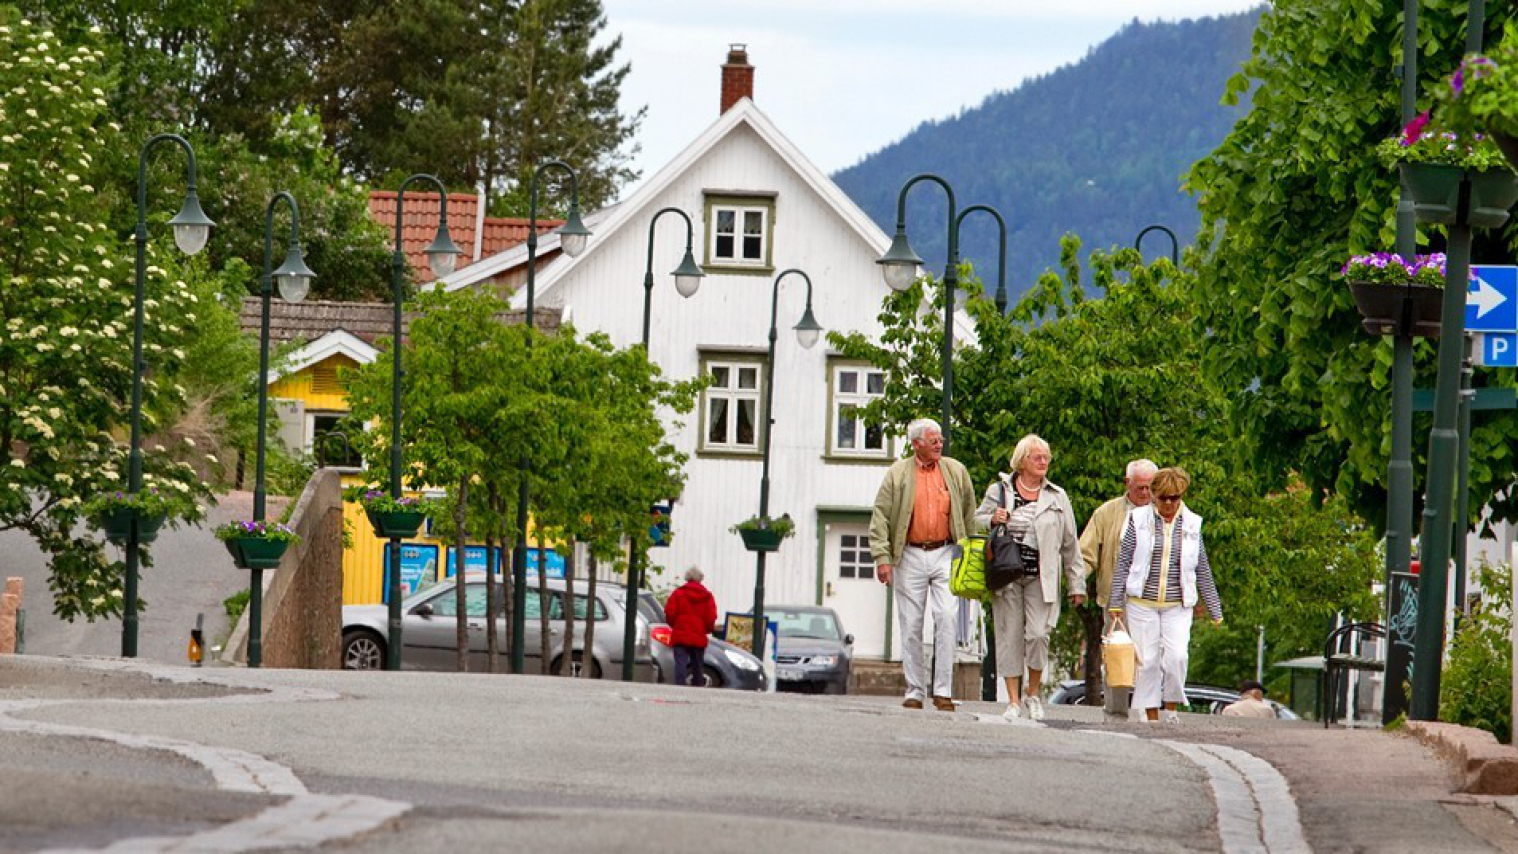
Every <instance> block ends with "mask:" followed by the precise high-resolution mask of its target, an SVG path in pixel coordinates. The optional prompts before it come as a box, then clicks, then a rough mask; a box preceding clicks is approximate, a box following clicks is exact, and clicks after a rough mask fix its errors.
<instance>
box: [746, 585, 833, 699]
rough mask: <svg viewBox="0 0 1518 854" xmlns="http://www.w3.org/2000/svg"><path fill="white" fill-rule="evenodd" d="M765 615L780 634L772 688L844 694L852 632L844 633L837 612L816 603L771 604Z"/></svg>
mask: <svg viewBox="0 0 1518 854" xmlns="http://www.w3.org/2000/svg"><path fill="white" fill-rule="evenodd" d="M766 616H767V617H769V618H770V619H772V620H774V621H775V627H776V631H777V633H778V635H779V637H778V639H777V642H776V652H775V689H776V690H777V691H799V692H804V693H808V694H847V693H848V691H849V670H850V669H851V667H852V666H853V660H854V636H853V635H850V634H844V631H843V626H842V625H841V624H840V623H839V622H838V614H837V613H836V612H834V611H833V609H832V608H823V607H820V606H817V605H772V606H770V608H769V609H768V613H767V614H766Z"/></svg>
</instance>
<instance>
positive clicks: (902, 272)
mask: <svg viewBox="0 0 1518 854" xmlns="http://www.w3.org/2000/svg"><path fill="white" fill-rule="evenodd" d="M919 181H932V182H933V183H935V184H937V185H938V186H940V187H942V188H943V191H944V194H945V195H947V196H948V199H949V216H948V232H949V240H948V248H949V257H948V263H947V264H946V265H945V267H944V273H943V285H944V306H943V418H942V422H941V426H942V427H943V450H944V453H945V454H947V453H948V452H949V435H950V430H951V429H952V428H951V427H950V418H951V416H952V415H953V413H954V288H955V286H956V285H958V284H959V227H960V225H961V224H962V223H963V221H964V217H963V216H956V213H955V211H956V209H955V206H954V188H953V187H950V186H949V182H948V181H945V180H944V179H942V178H940V177H938V176H937V175H933V174H927V173H924V174H922V175H915V176H913V177H912V178H909V179H907V182H906V183H905V184H902V185H901V194H900V195H899V196H898V197H897V199H896V235H895V236H894V237H892V238H891V245H890V247H889V248H888V249H886V253H885V254H884V255H882V256H880V257H879V258H878V259H876V261H875V263H877V264H879V265H880V268H881V273H882V274H883V275H884V277H885V283H886V285H887V286H888V287H890V288H891V290H893V291H904V290H906V289H907V288H910V287H911V286H912V282H913V281H915V280H916V278H917V268H918V267H921V266H922V258H920V257H918V255H917V253H916V252H913V251H912V246H911V243H910V242H908V240H907V191H908V190H910V189H912V185H913V184H916V183H917V182H919ZM971 210H979V211H986V212H988V213H990V214H992V215H993V216H995V217H996V221H997V223H998V224H999V225H1000V226H1001V229H1002V256H1003V260H1002V277H1001V278H1002V284H1000V285H999V286H998V289H997V304H998V305H999V306H1001V307H1002V308H1003V309H1004V308H1005V306H1006V287H1005V278H1006V277H1005V271H1006V260H1005V256H1006V223H1005V222H1003V221H1002V218H1001V214H999V213H997V212H996V211H995V210H994V209H992V208H990V207H988V206H986V205H974V206H972V207H971V208H967V209H966V210H965V213H969V212H970V211H971Z"/></svg>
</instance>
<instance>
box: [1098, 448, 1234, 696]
mask: <svg viewBox="0 0 1518 854" xmlns="http://www.w3.org/2000/svg"><path fill="white" fill-rule="evenodd" d="M1190 485H1191V477H1190V476H1189V475H1187V474H1186V472H1185V470H1184V469H1180V468H1167V469H1160V470H1159V472H1158V473H1157V474H1155V476H1154V484H1153V485H1152V486H1151V487H1150V492H1151V494H1152V495H1153V496H1154V501H1153V503H1152V504H1150V505H1148V506H1146V507H1135V508H1133V509H1132V510H1131V511H1129V513H1128V521H1127V523H1126V524H1125V525H1124V530H1123V542H1122V545H1121V546H1119V547H1118V552H1117V567H1116V568H1115V570H1114V572H1113V574H1112V591H1111V594H1110V596H1109V597H1108V599H1107V601H1108V608H1109V609H1110V610H1111V611H1112V612H1114V613H1115V614H1122V615H1124V616H1125V617H1126V621H1127V623H1128V633H1129V634H1130V635H1132V636H1133V645H1134V652H1135V653H1136V654H1137V656H1138V672H1137V673H1136V674H1134V680H1133V707H1134V708H1136V709H1143V710H1144V714H1145V716H1146V717H1148V719H1149V720H1151V721H1154V720H1160V706H1161V704H1163V705H1164V708H1165V714H1164V720H1165V722H1166V723H1175V722H1178V721H1179V720H1180V715H1179V714H1177V713H1176V708H1175V707H1176V706H1177V705H1178V704H1180V703H1184V702H1186V666H1187V662H1188V649H1189V647H1190V646H1191V620H1192V614H1193V612H1195V614H1196V616H1198V617H1200V616H1203V615H1206V616H1210V617H1211V618H1212V621H1213V622H1214V623H1222V622H1223V605H1222V603H1221V602H1220V601H1219V600H1218V588H1217V584H1216V583H1215V582H1214V581H1213V578H1212V565H1211V564H1209V563H1208V562H1207V546H1206V544H1205V543H1203V542H1202V517H1201V516H1198V515H1196V514H1195V513H1193V512H1191V509H1190V508H1189V507H1187V506H1186V505H1185V503H1184V502H1183V501H1182V500H1181V499H1182V498H1183V497H1184V496H1185V494H1186V488H1187V487H1188V486H1190Z"/></svg>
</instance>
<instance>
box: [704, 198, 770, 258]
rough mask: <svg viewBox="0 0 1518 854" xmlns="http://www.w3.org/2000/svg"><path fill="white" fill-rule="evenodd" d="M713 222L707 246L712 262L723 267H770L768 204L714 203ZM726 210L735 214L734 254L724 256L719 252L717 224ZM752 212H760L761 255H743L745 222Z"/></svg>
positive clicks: (712, 208) (708, 255)
mask: <svg viewBox="0 0 1518 854" xmlns="http://www.w3.org/2000/svg"><path fill="white" fill-rule="evenodd" d="M711 210H712V223H711V228H710V229H709V232H710V233H709V240H710V241H711V242H710V244H709V245H708V246H707V257H708V258H710V259H711V263H712V264H713V265H716V266H723V267H768V266H769V260H768V259H769V245H770V209H769V206H768V205H738V204H729V203H714V204H713V205H712V207H711ZM724 211H731V212H732V214H733V227H734V228H735V229H736V231H734V232H733V255H731V256H724V255H719V254H717V236H718V231H717V224H718V222H720V221H721V215H722V213H723V212H724ZM750 213H757V214H759V223H760V225H759V257H757V258H745V257H743V235H744V231H743V224H744V220H745V219H747V215H748V214H750Z"/></svg>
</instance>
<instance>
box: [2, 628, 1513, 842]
mask: <svg viewBox="0 0 1518 854" xmlns="http://www.w3.org/2000/svg"><path fill="white" fill-rule="evenodd" d="M141 666H142V665H135V664H125V663H122V662H81V661H67V662H65V661H54V660H41V659H36V658H33V657H30V656H26V657H11V658H0V774H4V775H11V774H15V775H17V777H11V778H10V779H6V778H5V777H0V849H3V850H39V849H55V848H72V847H86V848H88V847H96V846H99V845H101V841H102V840H118V841H119V842H118V844H126V843H129V842H131V841H132V840H133V839H134V838H137V837H142V836H146V835H151V836H160V837H179V838H180V841H181V842H182V841H183V838H184V837H190V838H191V839H194V840H198V841H197V843H196V845H195V846H193V847H195V849H196V850H226V851H232V850H252V849H253V848H254V847H260V846H273V847H272V850H299V846H300V845H303V844H305V843H310V844H313V845H321V846H322V847H323V848H324V850H343V851H349V850H352V851H365V852H389V851H396V852H400V851H417V850H471V849H472V850H529V851H545V852H558V851H563V852H571V851H573V852H583V851H650V852H652V851H659V852H668V851H683V850H703V851H729V850H731V851H737V850H743V851H798V852H810V851H817V852H822V851H828V852H834V851H855V850H860V851H864V850H868V851H872V852H874V851H882V852H891V851H908V850H910V851H921V850H925V849H931V848H933V847H937V846H947V847H949V848H951V849H953V850H956V851H972V852H974V851H1051V850H1060V851H1103V852H1110V851H1140V852H1148V851H1152V852H1170V851H1223V850H1229V851H1242V850H1266V849H1265V848H1263V847H1257V848H1248V847H1239V846H1237V845H1234V846H1232V847H1228V846H1227V845H1225V841H1224V839H1225V837H1226V836H1227V835H1228V834H1227V833H1226V827H1227V824H1226V822H1227V821H1229V820H1230V819H1229V817H1228V816H1227V815H1226V814H1227V813H1229V812H1235V813H1236V812H1237V809H1236V807H1237V804H1233V805H1231V806H1230V805H1229V804H1228V802H1227V801H1226V798H1225V795H1226V792H1224V793H1221V794H1220V793H1219V790H1218V789H1217V783H1216V781H1215V780H1213V779H1211V775H1214V774H1215V773H1216V771H1217V769H1216V768H1213V769H1212V770H1211V771H1209V770H1208V769H1207V768H1204V767H1203V766H1201V765H1199V764H1197V763H1196V762H1194V761H1192V760H1190V759H1188V758H1187V756H1186V755H1183V751H1181V750H1179V749H1177V747H1175V746H1171V745H1167V744H1166V742H1176V743H1178V744H1179V743H1181V742H1187V741H1196V742H1204V743H1209V744H1222V745H1226V747H1220V748H1216V749H1218V750H1227V749H1228V748H1233V749H1235V750H1247V751H1250V752H1251V753H1252V754H1254V755H1256V756H1263V757H1265V758H1266V759H1272V755H1273V753H1275V752H1277V751H1276V748H1277V747H1278V746H1284V747H1285V749H1284V750H1282V751H1279V752H1280V754H1281V755H1282V756H1287V757H1289V759H1288V760H1287V761H1282V762H1279V763H1278V767H1279V768H1280V770H1281V772H1282V773H1284V774H1285V777H1286V779H1287V780H1290V786H1291V791H1293V792H1297V793H1299V798H1298V800H1300V801H1301V804H1300V806H1301V816H1302V830H1304V831H1305V834H1306V838H1305V840H1302V839H1301V837H1298V840H1299V841H1300V842H1301V843H1302V844H1301V845H1300V846H1296V845H1277V846H1275V847H1271V848H1270V849H1269V850H1272V851H1287V850H1292V851H1305V850H1309V849H1308V848H1307V847H1306V846H1307V844H1308V843H1311V845H1312V846H1313V847H1314V848H1315V849H1316V850H1318V851H1340V850H1343V851H1352V850H1354V851H1430V850H1439V851H1492V850H1505V849H1503V847H1502V843H1503V841H1504V840H1505V839H1506V838H1508V837H1511V838H1513V839H1518V835H1513V834H1512V824H1513V821H1512V816H1511V815H1510V814H1509V813H1507V812H1505V811H1503V810H1500V809H1498V808H1497V807H1496V806H1495V805H1493V804H1491V803H1485V804H1481V803H1472V802H1468V801H1460V800H1459V799H1458V798H1456V799H1454V800H1453V801H1452V802H1451V803H1448V804H1446V803H1443V802H1442V801H1445V800H1449V798H1448V792H1449V778H1448V774H1447V770H1446V769H1445V767H1444V766H1443V765H1442V764H1441V763H1440V762H1438V761H1437V760H1435V759H1434V758H1432V757H1430V756H1428V755H1427V754H1426V753H1425V752H1424V751H1422V749H1421V748H1419V747H1417V746H1416V745H1414V744H1413V743H1411V742H1409V741H1406V740H1403V739H1399V738H1396V737H1393V736H1388V735H1385V734H1381V733H1369V732H1363V733H1330V734H1328V735H1327V736H1322V735H1321V733H1322V731H1321V730H1318V729H1316V728H1314V727H1312V726H1310V725H1286V724H1277V723H1276V722H1273V721H1272V722H1255V721H1243V722H1239V721H1233V722H1230V721H1223V720H1221V719H1216V718H1200V717H1190V716H1188V717H1187V718H1186V719H1185V720H1184V722H1183V723H1182V724H1181V725H1179V726H1169V727H1157V726H1147V725H1143V724H1131V725H1106V724H1104V723H1102V721H1101V713H1100V710H1096V709H1084V708H1075V709H1070V708H1064V709H1055V710H1052V712H1051V714H1052V715H1053V717H1052V718H1051V720H1050V724H1051V725H1050V726H1047V727H1022V726H1011V725H1008V724H1005V723H1001V722H999V720H997V719H995V718H994V716H992V715H984V716H982V715H981V714H978V713H987V712H991V711H994V710H993V709H992V707H990V706H988V705H985V704H965V705H964V706H963V707H962V710H961V711H959V712H957V713H953V714H947V713H941V712H935V711H907V710H904V709H901V708H899V707H898V706H897V705H896V704H895V703H894V702H893V701H890V700H887V699H884V698H868V697H857V698H856V697H801V696H786V695H767V694H744V693H739V692H732V691H716V690H698V689H688V688H676V687H673V686H658V685H642V684H638V685H623V684H620V683H612V682H599V683H591V682H586V681H583V680H565V679H554V678H548V677H503V676H489V675H455V674H438V673H412V672H402V673H393V674H392V673H354V672H312V671H249V670H244V669H240V668H239V669H227V668H218V669H206V670H198V671H196V670H190V669H185V668H175V669H168V668H163V669H160V670H159V671H158V672H157V674H156V675H158V676H160V677H165V678H168V679H171V680H178V681H167V682H166V681H163V680H162V679H160V680H158V681H154V680H151V679H148V678H146V677H144V676H141V675H133V674H132V673H130V672H124V670H130V669H134V668H140V667H141ZM99 668H106V670H105V671H103V672H102V671H101V670H100V669H99ZM205 679H210V680H214V681H216V682H219V683H224V685H218V686H212V685H204V684H198V683H199V682H200V681H201V680H205ZM225 686H237V687H238V689H240V690H242V691H243V693H230V694H229V693H228V692H229V691H231V690H233V689H229V688H227V687H225ZM123 734H125V735H123ZM1345 736H1348V737H1350V738H1349V739H1348V741H1347V742H1346V741H1344V740H1343V738H1342V737H1345ZM122 739H127V740H128V741H133V742H134V743H136V744H137V749H135V750H134V749H129V747H130V746H131V745H127V744H123V743H122V741H121V740H122ZM1180 746H1181V747H1183V748H1187V749H1190V748H1189V747H1188V746H1187V745H1185V744H1180ZM1383 754H1384V756H1385V767H1386V768H1393V769H1396V770H1395V773H1394V774H1392V775H1391V776H1392V777H1395V776H1397V775H1402V779H1401V780H1400V781H1399V780H1395V779H1388V780H1386V781H1385V785H1384V786H1382V787H1381V788H1380V789H1378V788H1377V787H1376V786H1372V785H1368V783H1367V782H1366V780H1364V779H1360V778H1358V777H1356V776H1354V775H1353V774H1351V775H1349V776H1345V777H1344V778H1343V779H1344V786H1342V787H1339V788H1336V787H1335V785H1334V782H1333V778H1334V776H1335V775H1336V774H1339V775H1343V774H1344V773H1345V771H1346V770H1347V769H1350V768H1352V767H1356V763H1358V764H1359V765H1361V766H1366V768H1367V770H1369V771H1375V770H1376V767H1377V766H1376V761H1379V760H1374V757H1377V756H1380V755H1383ZM1229 755H1232V756H1234V757H1236V758H1237V757H1242V758H1244V759H1248V758H1249V757H1248V756H1247V754H1242V753H1235V754H1229ZM186 758H188V759H190V760H192V761H190V762H186V761H185V760H186ZM1335 759H1337V762H1336V761H1335ZM1373 760H1374V761H1373ZM1236 761H1237V759H1236ZM1272 761H1275V760H1274V759H1272ZM1214 764H1215V765H1216V764H1218V763H1214ZM1240 764H1247V763H1242V762H1241V763H1240ZM1261 764H1262V765H1263V763H1261ZM1225 770H1226V769H1225ZM1265 770H1267V771H1269V773H1270V774H1275V772H1274V771H1271V770H1270V769H1269V768H1268V767H1266V769H1265ZM1382 770H1383V771H1384V770H1385V769H1384V768H1383V769H1382ZM1366 776H1367V777H1368V776H1369V775H1368V774H1367V775H1366ZM18 777H19V779H21V780H22V781H23V782H24V783H25V786H24V788H25V790H26V791H25V793H24V794H22V795H21V796H18V789H17V787H15V786H12V785H9V783H10V782H11V781H12V780H14V779H17V778H18ZM1259 779H1260V778H1258V777H1256V778H1254V780H1253V781H1252V782H1251V783H1250V785H1252V786H1255V788H1256V789H1259V788H1260V787H1259V786H1258V781H1259ZM1224 788H1225V789H1226V786H1225V787H1224ZM1279 789H1280V793H1279V794H1282V795H1285V797H1286V803H1287V804H1288V805H1290V801H1291V799H1290V796H1289V795H1286V794H1285V793H1286V787H1285V785H1281V786H1280V787H1279ZM174 793H180V794H181V795H182V797H181V798H176V797H174ZM1246 794H1247V792H1246ZM1257 794H1258V792H1257ZM97 799H98V800H97ZM1265 800H1266V798H1265V797H1263V796H1262V797H1261V798H1260V801H1261V803H1262V805H1263V804H1264V801H1265ZM85 801H88V802H90V803H91V804H99V806H98V807H97V806H93V805H92V806H91V807H90V808H88V809H80V808H75V807H74V806H73V804H74V803H78V802H85ZM1220 804H1222V805H1224V809H1223V810H1222V812H1223V813H1225V815H1224V816H1223V818H1222V819H1220ZM1246 805H1247V797H1246ZM1278 805H1279V803H1278ZM1319 805H1322V806H1321V808H1320V806H1319ZM1462 811H1463V812H1462ZM1291 812H1292V815H1291V822H1292V823H1293V824H1294V823H1295V821H1296V813H1295V809H1294V808H1293V809H1292V810H1291ZM1464 813H1469V815H1466V814H1464ZM292 816H293V817H292ZM1237 817H1238V816H1237V815H1235V816H1233V818H1234V819H1237ZM1275 818H1276V819H1280V818H1281V814H1280V813H1277V814H1275ZM1245 819H1246V820H1247V821H1246V824H1248V822H1255V824H1250V825H1249V829H1250V832H1254V831H1255V830H1257V829H1258V826H1259V824H1260V823H1262V822H1263V824H1264V825H1266V826H1267V829H1268V826H1269V825H1270V823H1271V821H1272V819H1271V817H1270V813H1269V811H1268V810H1267V811H1266V816H1265V818H1263V819H1259V820H1258V821H1257V820H1256V819H1252V818H1250V817H1249V816H1247V815H1246V816H1245ZM1220 821H1221V822H1223V823H1221V824H1220ZM1233 826H1234V827H1235V828H1237V822H1235V824H1234V825H1233ZM217 827H220V828H221V830H220V831H217V830H215V829H214V828H217ZM302 833H304V834H307V836H308V837H309V838H307V839H305V840H304V841H302V840H300V839H296V838H295V837H299V836H300V834H302ZM218 834H219V835H218ZM292 839H293V840H294V841H292ZM1278 841H1279V840H1278ZM213 843H215V844H213ZM255 843H257V844H256V845H255ZM160 844H161V847H157V848H155V847H153V846H152V845H151V844H147V843H142V842H141V840H140V839H139V840H138V842H137V844H136V849H131V848H123V849H121V850H171V846H170V844H169V843H160ZM176 844H177V843H176ZM172 850H179V849H178V848H174V849H172ZM265 850H271V849H269V848H267V847H266V848H265Z"/></svg>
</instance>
